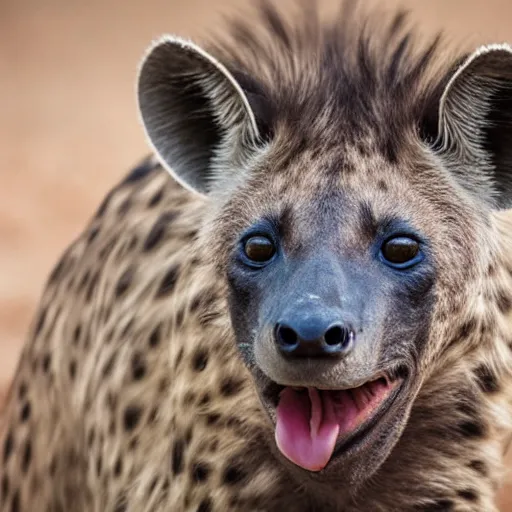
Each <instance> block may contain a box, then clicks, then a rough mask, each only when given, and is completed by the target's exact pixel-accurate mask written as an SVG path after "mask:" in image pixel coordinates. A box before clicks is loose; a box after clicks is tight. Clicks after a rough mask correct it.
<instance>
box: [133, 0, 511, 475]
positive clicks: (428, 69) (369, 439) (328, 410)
mask: <svg viewBox="0 0 512 512" xmlns="http://www.w3.org/2000/svg"><path fill="white" fill-rule="evenodd" d="M266 16H267V18H266V20H267V23H268V24H269V26H271V28H272V31H273V34H271V35H270V36H269V34H267V36H266V39H265V36H262V39H258V38H257V36H256V35H251V34H249V33H247V32H246V31H245V32H244V31H243V30H241V29H240V31H239V35H240V34H241V38H240V39H239V40H238V41H237V46H236V45H234V46H236V48H235V49H234V50H232V51H231V53H230V52H229V51H228V52H226V51H221V52H219V54H220V55H224V57H223V58H222V57H221V60H222V61H223V62H224V63H225V64H224V65H223V64H221V63H220V62H219V61H218V60H217V59H215V58H214V57H212V56H211V55H210V54H208V53H206V52H205V51H203V50H202V49H200V48H198V47H197V46H195V45H194V44H192V43H190V42H186V41H183V40H180V39H175V38H166V39H163V40H162V41H160V42H158V43H157V44H156V45H154V46H153V48H152V49H151V51H150V52H149V54H148V56H147V57H146V59H145V61H144V63H143V66H142V69H141V74H140V82H139V102H140V108H141V113H142V119H143V122H144V125H145V128H146V131H147V133H148V136H149V139H150V141H151V143H152V144H153V146H154V148H155V150H156V152H157V153H158V155H159V156H160V158H161V160H162V162H163V163H164V165H166V166H167V167H168V169H169V171H170V172H171V174H172V175H173V176H174V177H175V178H176V179H177V180H178V181H179V182H180V183H182V184H183V185H184V186H185V187H187V188H189V189H191V190H193V191H195V192H198V193H200V194H203V195H204V196H206V197H207V200H208V204H209V208H207V209H208V215H207V219H205V229H204V234H203V237H204V240H203V241H204V246H205V247H208V250H209V254H210V255H211V257H212V258H214V259H215V262H216V267H215V268H216V269H217V271H218V276H217V278H218V279H222V280H226V282H227V288H228V290H229V305H230V315H231V322H232V326H233V330H234V333H235V337H236V340H237V343H238V347H239V349H240V353H241V355H242V357H243V359H244V361H245V363H246V364H247V366H248V367H249V369H250V370H251V372H252V374H253V376H254V381H255V383H256V387H257V390H258V392H259V396H260V398H261V401H262V403H263V405H264V407H265V409H266V410H267V412H268V415H269V418H270V420H271V421H272V422H273V425H274V426H275V446H276V447H277V449H278V451H279V452H280V453H281V454H282V455H283V456H284V457H285V458H286V459H288V461H291V462H292V463H293V465H290V467H293V468H295V470H296V471H297V472H299V473H300V472H302V473H303V474H304V475H305V474H306V472H305V471H304V470H307V471H308V472H310V473H309V474H310V475H311V476H313V475H312V474H311V472H319V473H318V474H317V476H316V477H315V478H317V479H318V480H324V481H327V482H328V481H334V482H339V481H340V479H341V478H342V479H343V482H344V483H353V484H355V483H358V482H360V481H361V476H362V474H364V477H369V476H371V474H372V473H373V472H374V471H376V469H377V468H378V467H379V466H380V465H381V464H382V462H383V461H384V460H385V459H386V457H387V456H388V455H389V453H390V451H391V450H392V448H393V447H394V445H395V444H396V442H397V441H398V439H399V437H400V434H401V432H402V431H403V429H404V428H405V426H406V424H407V418H408V415H409V412H410V410H411V408H412V407H413V405H414V399H415V397H416V396H417V394H418V393H419V392H421V385H422V382H424V381H425V379H427V378H429V377H430V376H432V375H434V374H435V369H436V367H435V361H436V360H437V357H436V356H438V355H439V354H441V353H442V352H443V350H445V349H446V347H447V346H448V344H449V341H450V339H451V337H452V336H453V331H454V330H455V329H456V328H457V327H458V326H454V325H452V324H451V323H450V322H449V321H447V319H448V318H450V317H451V316H454V315H455V314H457V317H460V318H463V317H464V311H465V308H470V307H472V305H473V304H475V301H477V300H478V295H479V293H480V291H481V279H482V275H481V273H483V272H484V271H485V270H486V269H487V266H488V262H490V261H491V259H492V256H493V250H494V248H493V243H492V239H489V235H488V234H487V235H486V234H485V233H489V231H490V229H489V224H490V222H491V221H490V219H491V214H492V210H493V209H496V208H500V207H505V206H508V201H509V200H510V178H509V177H508V175H507V174H506V170H507V165H508V158H509V154H510V152H511V148H512V146H511V145H510V144H508V137H509V135H508V116H510V113H511V110H510V105H511V103H510V102H511V99H512V94H511V91H512V89H510V87H509V80H510V78H512V54H511V52H510V50H509V48H508V47H503V46H500V47H488V48H484V49H481V50H479V51H478V52H476V53H475V54H473V55H472V56H471V57H469V58H468V59H467V60H466V61H465V62H464V63H463V64H462V65H461V66H459V67H456V65H455V64H456V63H454V62H452V63H451V65H450V66H444V68H443V67H442V66H439V67H437V68H436V67H434V65H433V64H432V63H431V60H432V57H433V56H434V55H435V51H434V48H435V45H432V46H431V47H429V48H428V49H427V50H426V51H424V52H423V53H418V55H416V57H414V58H413V57H412V53H411V50H410V49H409V35H406V36H405V37H402V36H400V33H399V31H398V27H399V25H400V19H401V18H400V17H398V18H396V19H395V20H394V21H392V23H391V24H390V26H389V29H388V30H387V31H381V32H380V33H379V31H375V35H374V37H375V38H377V41H373V42H372V40H370V39H366V35H364V34H363V35H361V34H357V32H355V31H354V29H353V23H352V22H350V20H349V19H348V18H345V19H344V20H342V21H340V22H339V25H338V26H337V27H326V28H324V29H323V30H321V29H319V26H317V25H315V23H316V22H312V21H311V20H309V21H308V22H306V24H305V25H304V26H303V27H302V28H301V29H299V30H296V31H292V30H288V29H287V28H286V27H285V26H284V24H283V22H282V21H281V20H279V19H278V17H277V15H276V13H275V12H274V11H272V10H271V9H270V8H268V7H267V12H266ZM351 27H352V28H351ZM378 34H380V35H378ZM272 38H273V39H272ZM379 38H380V39H379ZM378 48H387V49H386V50H378ZM225 66H226V67H225ZM436 70H437V71H436ZM429 77H430V78H429ZM501 128H503V129H501ZM282 460H283V461H284V460H285V459H282ZM286 463H287V464H288V462H286ZM297 467H298V468H302V469H298V468H297Z"/></svg>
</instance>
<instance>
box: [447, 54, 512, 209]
mask: <svg viewBox="0 0 512 512" xmlns="http://www.w3.org/2000/svg"><path fill="white" fill-rule="evenodd" d="M438 133H439V140H438V144H439V146H438V147H439V148H440V154H441V157H442V158H444V161H445V163H446V165H447V166H448V168H449V169H450V170H451V171H453V172H454V174H455V175H456V176H458V177H459V178H460V181H461V184H462V185H463V186H465V187H466V188H468V189H470V191H471V192H472V193H474V194H476V195H477V196H478V197H479V198H482V197H484V198H485V199H486V200H487V201H488V202H489V203H490V204H491V205H492V206H493V207H497V208H509V207H511V206H512V48H511V47H510V46H508V45H490V46H483V47H481V48H479V49H478V50H476V51H475V52H474V53H473V54H472V55H471V56H469V58H467V59H466V61H465V62H464V63H463V64H462V65H461V66H460V67H459V69H458V70H457V71H456V72H455V73H454V75H453V77H452V78H451V80H450V81H449V82H448V84H447V86H446V89H445V90H444V93H443V95H442V98H441V102H440V107H439V132H438Z"/></svg>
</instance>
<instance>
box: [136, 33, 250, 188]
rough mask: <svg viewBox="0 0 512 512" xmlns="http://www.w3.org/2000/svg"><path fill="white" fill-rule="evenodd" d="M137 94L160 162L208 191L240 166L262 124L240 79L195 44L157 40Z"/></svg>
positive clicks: (178, 176)
mask: <svg viewBox="0 0 512 512" xmlns="http://www.w3.org/2000/svg"><path fill="white" fill-rule="evenodd" d="M137 89H138V90H137V97H138V104H139V111H140V115H141V118H142V123H143V125H144V129H145V131H146V134H147V137H148V139H149V141H150V144H151V145H152V146H153V148H154V150H155V152H156V154H157V156H158V157H159V159H160V160H161V162H162V164H163V165H164V166H165V167H166V168H167V170H168V171H169V172H170V173H171V175H172V176H174V178H175V179H176V180H177V181H178V182H179V183H181V184H182V185H183V186H184V187H186V188H188V189H189V190H192V191H195V192H198V193H200V194H208V193H209V192H210V191H211V190H212V189H213V188H215V187H216V186H218V185H219V183H218V182H219V181H222V180H225V179H229V178H233V179H236V173H237V172H238V173H239V172H241V168H242V167H243V164H244V162H245V161H246V160H247V158H249V156H250V153H251V151H253V150H254V146H255V143H256V141H257V139H258V128H257V124H256V120H255V117H254V114H253V112H252V110H251V107H250V106H249V103H248V101H247V98H246V96H245V94H244V92H243V91H242V88H241V87H240V85H239V84H238V83H237V82H236V80H235V79H234V78H233V76H232V75H231V74H230V73H229V71H228V70H227V69H226V68H225V67H224V66H223V65H222V64H220V63H219V62H218V61H217V60H215V59H214V58H213V57H212V56H211V55H209V54H208V53H207V52H205V51H204V50H202V49H201V48H199V47H198V46H196V45H195V44H193V43H191V42H189V41H185V40H183V39H179V38H175V37H165V38H163V39H162V40H160V41H158V42H157V43H155V44H154V45H153V46H152V47H151V48H150V49H149V51H148V53H147V55H146V57H145V59H144V60H143V62H142V65H141V68H140V72H139V77H138V88H137Z"/></svg>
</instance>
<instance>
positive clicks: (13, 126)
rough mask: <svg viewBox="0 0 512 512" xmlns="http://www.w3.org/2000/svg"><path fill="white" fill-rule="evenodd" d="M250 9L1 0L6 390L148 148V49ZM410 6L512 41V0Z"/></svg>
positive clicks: (0, 235) (465, 35) (0, 234)
mask: <svg viewBox="0 0 512 512" xmlns="http://www.w3.org/2000/svg"><path fill="white" fill-rule="evenodd" d="M334 1H336V0H334ZM334 1H333V0H327V1H326V2H325V3H327V4H329V3H330V4H333V3H334ZM362 1H364V0H362ZM367 1H368V2H373V3H376V0H367ZM247 3H248V2H247V0H186V1H182V0H87V1H84V2H77V1H73V2H70V1H66V0H0V390H1V389H5V387H6V385H7V384H8V382H9V379H10V378H11V375H12V372H13V370H14V367H15V364H16V360H17V357H18V354H19V350H20V346H21V343H22V341H23V338H24V334H25V332H26V330H27V325H28V322H29V321H30V319H31V316H32V314H33V313H34V309H35V307H36V304H37V300H38V296H39V294H40V292H41V289H42V286H43V282H44V279H45V276H46V274H47V272H48V271H49V269H50V267H51V266H52V265H53V263H54V262H55V260H56V258H57V257H58V255H59V253H60V252H61V251H62V250H63V248H64V247H65V246H66V245H67V244H68V243H69V242H70V241H71V240H72V239H73V237H74V236H76V235H77V233H78V232H79V231H80V230H81V228H82V226H83V225H84V222H85V221H86V220H87V218H88V217H89V215H90V214H91V212H92V211H93V209H94V208H95V207H96V206H97V204H98V203H99V201H100V200H101V198H102V196H103V195H104V194H105V193H106V191H107V190H108V188H109V187H110V186H111V185H112V184H114V183H115V181H116V180H117V179H118V178H119V177H120V176H121V175H122V174H123V173H124V172H125V171H126V170H127V169H128V168H129V167H130V166H131V165H132V164H133V163H134V162H135V161H137V159H139V158H140V157H141V156H142V155H144V154H145V153H146V151H147V146H146V144H145V141H144V138H143V136H142V130H141V129H140V127H139V125H138V120H137V112H136V108H135V100H134V96H135V95H134V82H135V76H136V69H137V64H138V62H139V59H140V57H141V55H142V53H143V51H144V49H145V47H146V46H147V45H148V43H149V42H150V41H151V40H152V39H153V38H155V37H157V36H158V35H160V34H162V33H165V32H177V33H180V34H182V35H186V36H191V37H196V36H201V35H203V34H205V33H207V32H208V31H209V30H215V29H216V28H218V29H219V30H220V29H221V26H220V27H219V25H220V18H219V15H220V14H222V13H231V12H233V11H234V10H241V9H243V8H244V6H245V4H247ZM279 3H282V4H288V3H289V2H288V1H285V0H279ZM379 3H380V4H388V5H390V6H391V5H394V4H396V3H398V1H397V0H381V1H380V2H379ZM402 5H406V6H409V7H410V8H411V10H412V11H413V17H414V18H415V19H416V20H418V21H419V22H420V24H421V25H422V26H423V27H424V28H425V30H426V31H433V30H435V29H439V28H443V29H446V30H447V31H448V32H449V33H450V34H451V35H453V39H454V40H455V41H464V40H468V39H469V40H470V41H472V42H474V44H475V45H477V44H480V43H483V42H491V41H495V42H502V41H506V40H508V41H512V2H510V0H485V1H484V0H480V1H478V0H430V1H428V2H425V1H424V0H403V1H402ZM508 494H510V496H511V497H510V501H508V502H507V500H506V499H504V500H503V501H502V503H503V504H502V509H501V510H503V511H512V486H511V487H510V490H507V489H506V490H505V492H504V496H505V498H506V497H507V496H508Z"/></svg>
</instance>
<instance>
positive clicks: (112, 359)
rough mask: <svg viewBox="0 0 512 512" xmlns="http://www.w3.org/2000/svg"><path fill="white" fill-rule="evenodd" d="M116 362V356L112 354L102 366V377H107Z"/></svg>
mask: <svg viewBox="0 0 512 512" xmlns="http://www.w3.org/2000/svg"><path fill="white" fill-rule="evenodd" d="M115 362H116V354H115V353H114V354H112V355H111V356H110V357H109V358H108V360H107V362H106V363H105V366H103V371H102V374H103V377H108V376H109V375H110V374H111V373H112V369H113V368H114V364H115Z"/></svg>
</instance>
